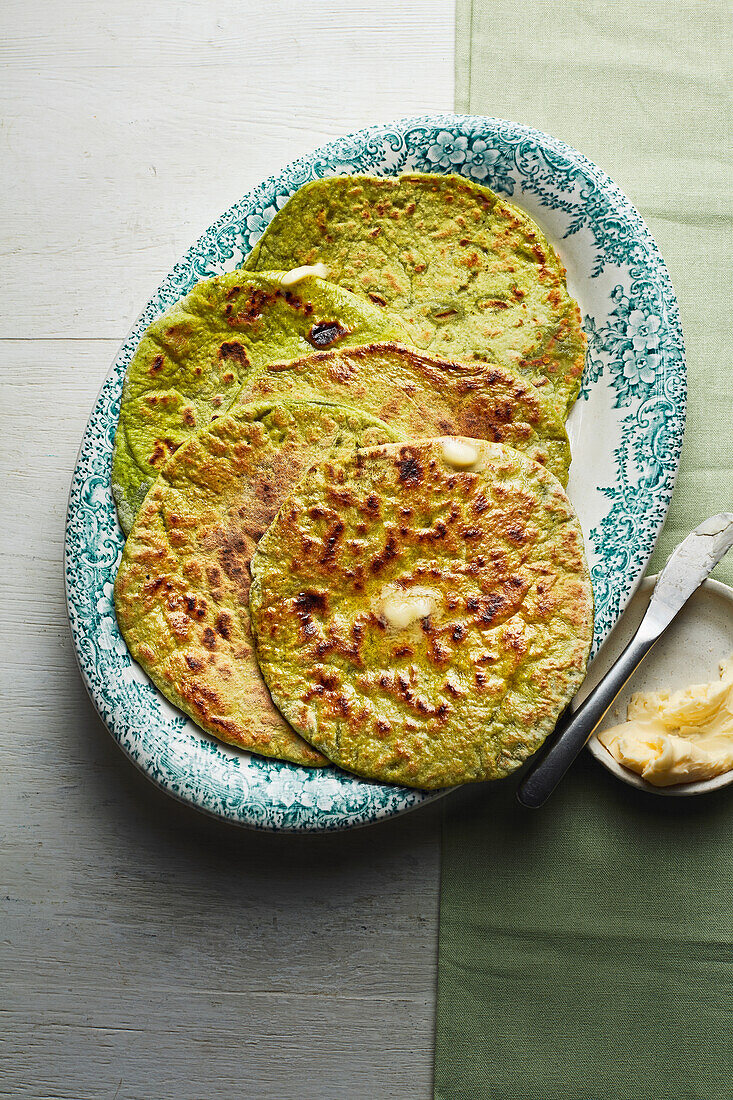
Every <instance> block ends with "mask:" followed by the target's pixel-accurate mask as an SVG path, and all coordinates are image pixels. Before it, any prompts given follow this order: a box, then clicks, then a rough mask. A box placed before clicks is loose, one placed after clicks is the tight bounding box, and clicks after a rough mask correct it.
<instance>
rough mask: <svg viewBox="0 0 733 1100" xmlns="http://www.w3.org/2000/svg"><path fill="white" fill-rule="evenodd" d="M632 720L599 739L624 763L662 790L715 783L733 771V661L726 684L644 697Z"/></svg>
mask: <svg viewBox="0 0 733 1100" xmlns="http://www.w3.org/2000/svg"><path fill="white" fill-rule="evenodd" d="M626 717H627V721H626V722H624V723H622V724H621V725H619V726H614V727H613V729H608V730H603V731H602V732H601V733H599V734H598V740H599V741H600V742H601V744H602V745H604V746H605V747H606V748H607V749H608V751H609V752H610V753H611V755H612V756H613V757H614V759H615V760H617V761H618V762H619V764H623V765H624V767H626V768H631V770H632V771H635V772H637V773H638V774H639V775H640V776H641V777H642V778H643V779H646V780H647V782H649V783H653V784H654V785H655V786H657V787H669V786H672V785H673V784H675V783H691V782H693V781H695V780H698V779H712V777H713V776H715V775H721V774H722V773H723V772H727V771H730V770H731V769H732V768H733V657H730V658H729V659H728V660H727V661H723V662H722V664H721V666H720V680H717V681H713V682H712V683H709V684H692V685H691V686H690V687H688V688H685V689H684V690H682V691H675V692H670V691H658V692H647V693H645V692H639V693H637V694H636V695H633V696H632V697H631V702H630V703H629V706H628V708H627V714H626Z"/></svg>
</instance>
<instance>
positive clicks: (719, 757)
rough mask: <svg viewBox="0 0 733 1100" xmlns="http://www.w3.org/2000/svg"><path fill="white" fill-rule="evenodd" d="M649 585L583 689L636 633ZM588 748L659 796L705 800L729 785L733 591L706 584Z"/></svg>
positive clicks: (650, 582)
mask: <svg viewBox="0 0 733 1100" xmlns="http://www.w3.org/2000/svg"><path fill="white" fill-rule="evenodd" d="M654 582H655V578H647V579H646V580H644V581H643V582H642V584H641V586H640V588H639V590H638V591H637V593H636V595H635V596H634V597H633V599H632V601H631V603H630V605H629V607H628V609H627V611H626V613H625V615H624V618H623V620H622V622H621V624H620V625H619V628H618V630H617V631H615V632H614V634H613V635H612V637H611V638H610V639H609V643H612V644H613V652H612V651H611V646H610V644H609V646H608V647H607V646H604V647H603V648H602V649H601V652H600V653H599V655H598V657H597V658H596V660H595V661H594V663H593V667H592V669H591V671H590V673H589V676H588V681H587V689H588V690H590V689H591V688H592V687H593V685H594V683H595V682H596V681H597V680H600V678H601V676H602V675H603V673H604V672H605V669H606V668H608V667H609V666H610V664H611V663H612V662H613V660H614V659H615V657H616V655H617V653H618V652H620V651H621V649H622V648H623V646H624V645H625V644H626V641H627V640H628V638H629V637H630V636H631V634H632V633H633V631H634V630H635V629H636V627H637V625H638V623H639V622H640V620H641V618H642V616H643V614H644V611H645V610H646V607H647V604H648V602H649V598H650V596H651V593H652V591H653V588H654ZM617 635H618V636H617ZM585 687H586V685H584V688H585ZM584 693H585V692H584ZM588 748H589V750H590V751H591V753H592V754H593V756H594V757H595V758H596V759H597V760H598V761H600V763H602V764H603V765H604V766H605V767H606V768H608V770H609V771H611V772H612V773H613V774H614V775H616V776H617V777H618V778H619V779H622V780H624V782H626V783H629V784H631V785H632V786H635V787H638V788H640V789H642V790H646V791H650V792H654V793H656V794H658V795H678V796H679V795H693V794H703V793H706V792H708V791H712V790H717V789H719V788H720V787H724V786H727V785H728V784H729V783H733V589H731V588H729V587H728V586H727V585H725V584H721V583H720V582H719V581H714V580H707V581H705V583H704V584H703V585H702V586H701V587H700V589H698V591H697V592H696V593H695V594H694V596H692V597H691V599H690V600H689V602H688V604H687V605H686V606H685V608H684V609H683V610H682V611H681V612H680V614H679V616H678V618H677V619H676V620H675V622H673V623H672V625H671V626H670V627H669V628H668V630H667V632H666V633H665V635H664V637H663V638H661V639H660V640H659V642H657V644H656V645H655V646H654V648H653V649H652V651H651V652H650V653H649V655H648V656H647V658H646V660H645V661H644V662H643V664H642V665H641V666H640V667H639V668H638V669H637V671H636V672H635V673H634V675H633V676H632V677H631V679H630V681H629V682H628V684H627V685H626V687H625V688H624V690H623V691H622V692H621V693H620V695H619V696H618V698H617V699H616V701H615V703H614V705H613V706H612V707H611V709H610V710H609V712H608V714H607V715H606V717H605V719H604V720H603V722H602V723H601V725H600V726H599V728H598V729H597V730H596V732H595V733H594V735H593V737H592V738H591V739H590V741H589V742H588Z"/></svg>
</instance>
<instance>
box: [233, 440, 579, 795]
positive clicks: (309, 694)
mask: <svg viewBox="0 0 733 1100" xmlns="http://www.w3.org/2000/svg"><path fill="white" fill-rule="evenodd" d="M251 573H252V587H251V592H250V614H251V617H252V624H253V627H254V631H255V635H256V643H257V656H258V660H259V663H260V668H261V670H262V674H263V676H264V678H265V681H266V683H267V685H268V687H269V689H270V692H271V694H272V698H273V700H274V702H275V703H276V704H277V706H278V707H279V708H280V710H281V711H282V713H283V714H284V715H285V717H286V718H287V719H288V721H289V722H290V723H291V724H292V725H293V727H294V728H295V729H296V730H298V731H299V732H300V733H301V734H302V735H303V736H304V737H305V738H306V739H307V740H308V741H309V742H310V743H311V744H312V745H313V746H314V747H315V748H317V749H319V750H320V751H321V752H322V753H323V754H324V755H325V756H327V757H328V758H329V759H330V760H332V761H333V762H334V763H336V764H339V765H340V766H341V767H344V768H347V769H349V770H350V771H353V772H356V773H357V774H358V775H362V776H365V777H368V778H371V779H380V780H384V781H387V782H393V783H405V784H407V785H409V786H413V787H423V788H427V789H431V788H436V787H443V786H449V785H452V784H457V783H467V782H475V781H477V780H487V779H497V778H501V777H503V776H506V775H507V774H509V773H510V772H512V771H513V770H514V769H516V768H518V767H519V766H520V765H521V764H522V763H523V762H524V761H525V760H526V759H527V757H529V756H530V755H531V754H532V753H533V752H534V751H535V750H536V749H537V748H538V747H539V746H540V744H541V743H542V741H543V740H544V738H545V737H546V736H547V735H548V734H549V733H550V732H551V730H552V729H553V728H554V725H555V722H556V721H557V718H558V716H559V715H560V713H561V712H562V710H563V709H564V708H565V706H566V704H567V703H568V702H569V701H570V699H571V698H572V696H573V695H574V694H575V692H576V690H577V688H578V687H579V685H580V683H581V681H582V679H583V676H584V674H585V666H586V661H587V657H588V651H589V648H590V643H591V639H592V634H593V594H592V588H591V583H590V577H589V575H588V567H587V564H586V560H585V554H584V551H583V537H582V533H581V530H580V525H579V523H578V520H577V518H576V516H575V513H574V512H573V509H572V506H571V504H570V501H569V500H568V498H567V496H566V495H565V493H564V492H563V490H562V487H561V486H560V483H559V482H558V481H557V480H556V478H554V477H553V476H552V474H550V473H548V471H547V470H545V469H544V468H543V467H542V466H540V465H538V464H537V463H535V462H531V461H530V460H529V459H527V458H526V457H525V456H524V455H522V454H520V453H519V452H518V451H515V450H512V449H510V448H508V447H504V446H502V445H501V444H497V443H486V442H483V441H479V440H476V439H462V440H460V439H455V438H451V439H443V440H440V439H433V440H426V441H421V442H410V443H404V444H390V445H387V446H383V447H380V448H376V449H374V450H371V451H363V450H362V451H358V452H357V453H356V454H355V455H353V456H351V457H349V458H346V459H343V460H341V461H340V462H327V463H322V464H321V465H320V466H318V467H317V468H316V469H315V470H311V471H310V472H309V474H308V477H307V478H304V479H303V481H302V482H301V483H300V484H299V486H298V487H297V489H295V490H294V492H293V493H292V494H291V495H290V496H289V497H288V499H287V500H286V501H285V502H284V503H283V506H282V508H281V509H280V512H279V513H278V516H277V518H276V520H275V521H274V523H273V524H272V526H271V527H270V528H269V530H268V531H267V532H266V534H265V535H264V537H263V538H262V540H261V541H260V543H259V545H258V547H257V550H256V551H255V554H254V556H253V559H252V564H251Z"/></svg>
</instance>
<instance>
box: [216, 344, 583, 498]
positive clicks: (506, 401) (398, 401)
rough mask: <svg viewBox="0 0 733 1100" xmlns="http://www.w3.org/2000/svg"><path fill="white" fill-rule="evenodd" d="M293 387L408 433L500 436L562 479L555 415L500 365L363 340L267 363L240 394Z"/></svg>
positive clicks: (275, 393)
mask: <svg viewBox="0 0 733 1100" xmlns="http://www.w3.org/2000/svg"><path fill="white" fill-rule="evenodd" d="M296 393H297V394H299V395H301V396H303V397H305V398H307V399H308V400H314V399H315V400H324V399H325V400H328V401H335V402H337V403H338V404H341V405H350V406H352V407H353V408H358V409H363V410H364V411H365V412H368V413H372V414H373V415H374V416H378V417H379V418H380V419H381V420H383V421H384V422H385V423H386V424H391V425H393V426H394V427H396V428H398V429H399V430H400V431H401V433H402V434H403V435H404V436H406V437H407V438H424V437H427V436H433V435H435V436H437V435H470V436H476V437H478V438H480V439H490V440H492V441H493V442H496V443H505V444H507V445H508V446H510V447H516V448H517V450H519V451H524V453H525V454H527V455H528V456H529V457H530V458H532V459H534V460H535V461H536V462H541V463H542V464H543V465H544V466H547V468H548V469H549V470H551V471H552V472H553V473H554V474H555V476H556V477H558V478H559V479H560V481H561V482H562V484H563V485H565V484H566V483H567V479H568V467H569V465H570V445H569V443H568V437H567V434H566V432H565V426H564V424H563V421H562V419H561V417H560V416H559V415H558V414H557V412H556V411H555V409H554V407H553V405H552V402H551V401H549V400H548V399H547V397H546V396H545V395H544V394H543V393H542V391H541V390H539V389H538V388H537V387H536V386H533V385H532V383H531V382H528V381H527V380H526V379H524V378H521V377H519V376H518V375H516V374H514V373H513V372H511V371H509V370H508V369H507V368H506V367H500V366H496V365H491V366H490V365H488V364H486V363H477V362H474V363H470V364H469V363H458V362H451V361H450V360H447V359H439V358H438V357H437V356H434V355H428V354H427V353H425V352H419V351H417V350H416V349H415V348H407V347H400V346H399V345H398V344H386V343H383V344H366V345H364V346H363V347H358V348H339V349H336V350H335V351H329V352H321V353H320V354H314V355H309V356H307V357H305V358H303V359H295V360H292V361H291V362H289V363H270V364H268V365H266V366H265V367H262V368H261V369H260V370H259V371H258V372H256V373H253V374H252V376H251V377H250V378H249V379H248V380H247V382H245V384H244V387H243V390H242V393H241V394H240V396H239V398H238V400H240V401H254V400H264V399H265V398H268V399H270V400H277V399H278V398H279V397H281V396H288V395H292V394H296Z"/></svg>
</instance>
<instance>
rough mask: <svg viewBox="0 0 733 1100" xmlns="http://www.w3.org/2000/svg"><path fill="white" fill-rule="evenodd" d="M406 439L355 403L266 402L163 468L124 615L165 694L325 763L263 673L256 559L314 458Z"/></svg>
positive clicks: (126, 559) (144, 511)
mask: <svg viewBox="0 0 733 1100" xmlns="http://www.w3.org/2000/svg"><path fill="white" fill-rule="evenodd" d="M395 438H397V436H396V433H395V432H394V431H392V430H390V429H388V428H386V427H385V425H383V424H381V423H380V422H379V421H378V420H375V419H374V418H373V417H369V416H365V415H363V414H359V413H356V412H354V411H353V410H350V409H340V408H337V407H336V406H332V405H325V404H318V405H311V404H308V403H307V402H290V403H282V404H272V403H270V404H262V403H260V404H259V405H250V406H246V407H243V408H238V409H237V410H236V412H234V413H232V414H229V415H226V416H223V417H221V418H220V419H218V420H216V421H215V422H214V424H212V425H211V427H210V428H209V429H208V430H206V431H203V432H200V433H199V434H198V435H196V436H193V437H191V438H190V439H189V440H188V442H187V443H186V444H185V445H183V446H182V447H180V448H179V449H178V451H176V453H175V455H174V456H173V457H172V458H171V459H170V460H169V461H168V462H167V463H166V464H165V465H164V466H163V468H162V470H161V473H160V476H159V477H158V479H157V481H156V483H155V485H154V486H153V488H152V489H151V491H150V492H149V493H148V495H147V497H146V499H145V501H144V503H143V506H142V508H141V509H140V512H139V513H138V516H137V519H136V521H135V524H134V526H133V528H132V530H131V532H130V535H129V537H128V539H127V542H126V544H125V549H124V553H123V556H122V562H121V564H120V568H119V572H118V574H117V580H116V583H115V609H116V612H117V620H118V622H119V624H120V629H121V631H122V634H123V636H124V638H125V641H126V642H127V645H128V647H129V649H130V652H131V654H132V656H133V657H134V658H135V660H136V661H138V662H139V663H140V664H141V665H142V667H143V668H144V669H145V671H146V672H147V674H148V675H149V676H150V678H151V679H152V680H153V682H154V683H155V684H156V685H157V686H158V687H159V688H160V690H161V691H162V692H163V694H164V695H165V696H167V698H168V699H170V700H171V702H172V703H174V704H175V705H176V706H177V707H180V709H181V710H183V711H185V712H186V713H187V714H189V715H190V716H191V717H192V718H193V719H194V721H196V722H198V724H199V725H200V726H201V727H202V728H203V729H205V730H207V731H208V732H209V733H211V734H213V735H214V736H215V737H218V738H220V739H221V740H222V741H228V742H230V743H231V744H233V745H237V746H239V747H240V748H243V749H249V750H251V751H252V752H257V753H261V754H262V755H264V756H276V757H280V758H282V759H284V760H290V761H293V762H295V763H298V764H306V765H309V766H314V765H319V764H323V763H324V761H323V758H322V757H321V755H320V754H319V753H318V752H317V751H316V750H314V749H312V748H311V746H310V745H308V744H306V742H305V741H302V740H301V739H300V738H299V737H298V736H297V734H295V733H294V732H293V731H292V729H291V728H290V727H289V726H288V725H287V723H286V722H285V721H284V720H283V719H282V717H281V716H280V714H279V713H278V712H277V710H276V709H275V707H274V706H273V705H272V702H271V700H270V696H269V694H268V692H267V688H266V687H265V685H264V683H263V681H262V678H261V676H260V673H259V669H258V667H257V662H256V660H255V657H254V653H253V641H252V636H251V632H250V622H249V612H248V597H249V585H250V574H249V562H250V558H251V556H252V552H253V550H254V547H255V545H256V543H257V541H258V539H259V538H260V536H261V535H262V533H263V531H264V530H265V529H266V528H267V526H268V524H269V523H270V522H271V520H272V518H273V517H274V515H275V514H276V512H277V510H278V508H279V507H280V504H281V502H282V500H283V499H284V498H285V497H286V496H287V494H288V492H289V491H290V490H291V489H292V488H293V487H294V486H295V484H297V481H298V479H299V478H300V477H301V475H302V474H303V473H304V472H305V471H306V470H307V469H308V467H309V466H310V465H311V464H312V463H313V462H315V461H318V460H319V459H320V458H322V457H323V456H324V455H331V456H337V455H339V454H343V453H344V451H346V452H347V453H351V452H352V451H353V450H354V448H355V447H356V446H359V445H361V444H366V445H368V446H370V445H373V444H375V443H381V442H384V441H385V440H392V439H395Z"/></svg>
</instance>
